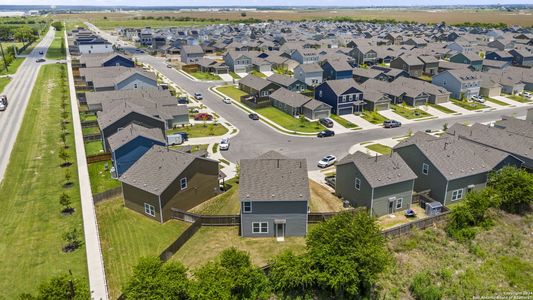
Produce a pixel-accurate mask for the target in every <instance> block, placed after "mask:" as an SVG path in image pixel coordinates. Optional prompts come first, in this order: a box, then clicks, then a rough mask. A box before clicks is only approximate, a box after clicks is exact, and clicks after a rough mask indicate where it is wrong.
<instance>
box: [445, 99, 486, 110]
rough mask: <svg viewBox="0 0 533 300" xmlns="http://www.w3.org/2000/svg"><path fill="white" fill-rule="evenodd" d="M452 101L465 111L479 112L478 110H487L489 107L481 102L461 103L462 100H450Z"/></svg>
mask: <svg viewBox="0 0 533 300" xmlns="http://www.w3.org/2000/svg"><path fill="white" fill-rule="evenodd" d="M450 101H451V102H452V103H453V104H455V105H457V106H459V107H462V108H464V109H467V110H478V109H483V108H487V107H488V106H486V105H484V104H482V103H479V102H474V101H472V102H467V101H461V100H456V99H450Z"/></svg>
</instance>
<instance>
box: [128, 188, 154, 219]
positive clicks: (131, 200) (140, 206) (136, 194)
mask: <svg viewBox="0 0 533 300" xmlns="http://www.w3.org/2000/svg"><path fill="white" fill-rule="evenodd" d="M122 194H123V196H124V206H126V207H127V208H129V209H131V210H133V211H136V212H138V213H140V214H143V215H144V216H146V217H148V218H150V219H154V220H156V221H157V222H161V214H160V213H161V209H160V207H159V197H158V196H157V195H154V194H151V193H148V192H146V191H143V190H141V189H139V188H136V187H134V186H131V185H129V184H126V183H122ZM144 203H148V204H150V205H153V206H154V208H155V216H154V217H153V216H150V215H148V214H146V213H145V212H144Z"/></svg>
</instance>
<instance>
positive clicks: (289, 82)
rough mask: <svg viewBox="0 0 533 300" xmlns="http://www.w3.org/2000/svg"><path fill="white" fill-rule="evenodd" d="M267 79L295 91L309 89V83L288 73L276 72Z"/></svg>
mask: <svg viewBox="0 0 533 300" xmlns="http://www.w3.org/2000/svg"><path fill="white" fill-rule="evenodd" d="M267 80H268V81H270V82H273V83H275V84H277V85H279V86H280V87H284V88H286V89H288V90H290V91H293V92H303V91H305V90H306V89H307V85H306V84H305V82H303V81H300V80H298V79H297V78H295V77H290V76H287V75H281V74H275V73H274V74H272V75H270V76H269V77H268V78H267Z"/></svg>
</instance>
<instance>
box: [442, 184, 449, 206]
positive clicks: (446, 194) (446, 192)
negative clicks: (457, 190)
mask: <svg viewBox="0 0 533 300" xmlns="http://www.w3.org/2000/svg"><path fill="white" fill-rule="evenodd" d="M449 183H450V182H449V181H446V189H445V190H444V204H443V206H446V198H447V197H448V184H449Z"/></svg>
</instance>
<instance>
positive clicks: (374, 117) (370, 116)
mask: <svg viewBox="0 0 533 300" xmlns="http://www.w3.org/2000/svg"><path fill="white" fill-rule="evenodd" d="M360 116H361V118H363V119H365V120H367V121H368V122H370V123H372V124H376V125H381V124H383V122H385V120H387V118H385V117H384V116H382V115H380V114H379V113H378V112H377V111H368V110H365V111H363V113H362V114H361V115H360Z"/></svg>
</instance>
